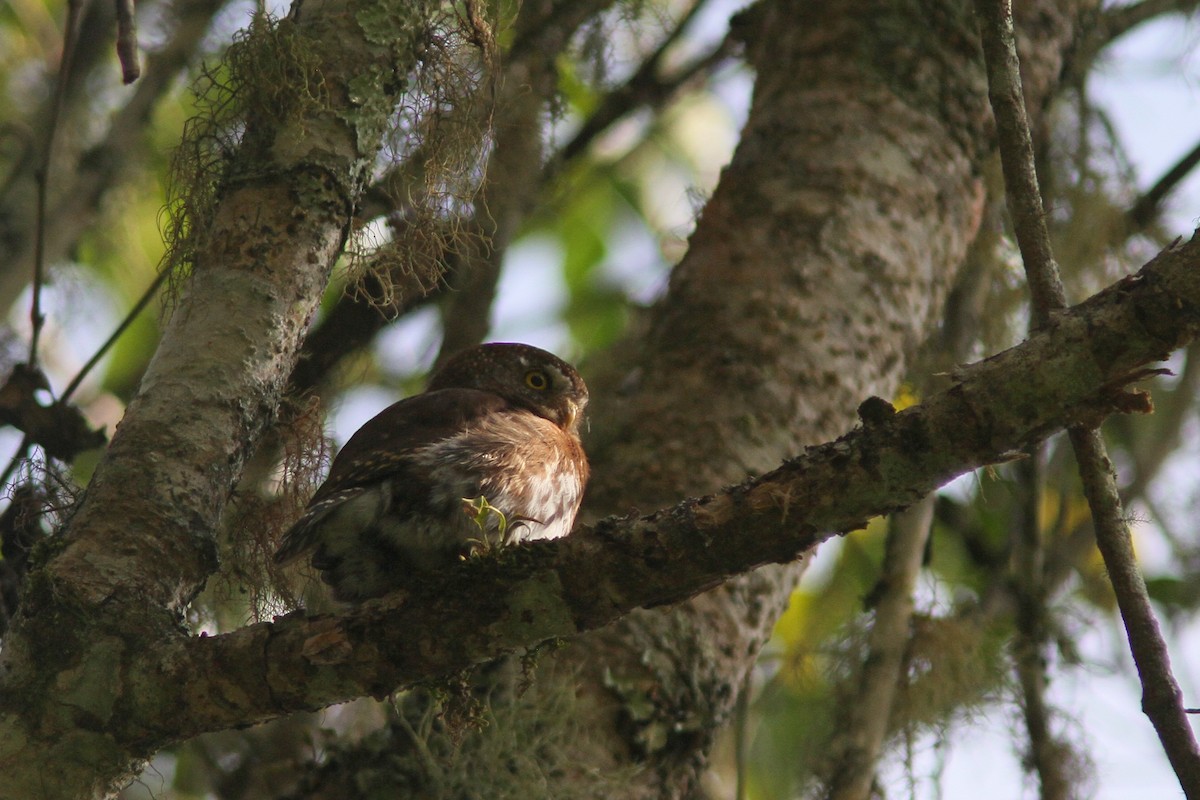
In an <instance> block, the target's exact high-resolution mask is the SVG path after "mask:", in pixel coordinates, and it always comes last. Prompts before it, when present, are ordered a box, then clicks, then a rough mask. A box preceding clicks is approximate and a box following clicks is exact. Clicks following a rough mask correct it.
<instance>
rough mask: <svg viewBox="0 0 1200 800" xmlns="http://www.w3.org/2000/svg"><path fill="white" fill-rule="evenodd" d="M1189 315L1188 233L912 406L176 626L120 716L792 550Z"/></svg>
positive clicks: (199, 721)
mask: <svg viewBox="0 0 1200 800" xmlns="http://www.w3.org/2000/svg"><path fill="white" fill-rule="evenodd" d="M1197 333H1200V237H1198V238H1195V239H1193V240H1192V241H1191V242H1190V243H1188V244H1186V245H1184V246H1181V247H1177V248H1175V249H1172V250H1168V251H1165V252H1164V253H1163V254H1162V255H1160V256H1159V257H1158V258H1157V259H1155V261H1153V262H1151V264H1150V265H1148V266H1147V267H1146V268H1144V269H1143V270H1142V271H1141V272H1140V273H1139V274H1138V275H1137V276H1135V277H1131V278H1128V279H1126V280H1124V281H1122V282H1121V283H1119V284H1117V285H1115V286H1113V287H1111V288H1109V289H1107V290H1106V291H1104V292H1102V293H1101V294H1099V295H1097V296H1096V297H1094V298H1092V299H1091V300H1089V301H1088V302H1086V303H1084V304H1082V305H1080V306H1078V307H1076V308H1075V309H1073V310H1071V311H1070V312H1069V313H1066V314H1063V315H1062V316H1061V317H1060V318H1058V319H1057V320H1056V321H1055V322H1054V324H1053V325H1051V326H1049V327H1048V328H1046V329H1045V330H1043V331H1042V332H1041V333H1039V334H1037V335H1036V336H1034V337H1032V338H1031V339H1029V340H1028V341H1026V342H1025V343H1023V344H1022V345H1020V346H1018V347H1015V348H1013V349H1011V350H1008V351H1005V352H1004V353H1001V354H999V355H997V356H994V357H992V358H990V359H987V360H986V361H982V362H979V363H978V364H974V365H971V366H969V367H966V368H964V369H963V370H962V371H961V372H960V373H959V374H958V375H957V376H956V379H955V382H954V384H953V385H952V386H951V387H949V388H948V389H945V390H944V391H942V392H940V393H938V394H935V395H933V396H932V397H930V398H929V399H928V400H927V401H926V402H924V403H922V404H921V405H919V406H914V407H911V408H909V409H906V410H905V411H903V412H900V413H895V414H888V413H887V412H886V406H880V404H874V406H875V408H883V409H884V410H883V411H882V412H881V413H873V414H867V415H865V420H864V425H863V426H862V427H859V428H856V429H855V430H854V431H852V432H850V433H848V434H846V435H845V436H843V437H841V438H840V439H838V440H836V441H834V442H830V443H828V444H824V445H820V446H818V447H813V448H809V449H808V450H807V451H806V452H805V453H804V454H803V455H802V456H800V457H798V458H796V459H794V460H791V461H788V462H787V463H785V464H784V465H782V466H780V467H779V468H778V469H776V470H774V471H773V472H770V473H768V474H766V475H763V476H762V477H760V478H756V479H754V480H751V481H748V482H746V483H744V484H741V485H738V486H734V487H730V488H728V489H725V490H723V491H721V492H719V493H718V494H715V495H711V496H708V497H703V498H698V499H692V500H688V501H685V502H683V503H680V504H679V505H676V506H674V507H672V508H669V509H665V510H663V511H660V512H657V513H655V514H651V515H649V516H644V517H629V518H610V519H608V520H605V521H603V522H601V523H599V524H597V525H595V526H591V527H588V526H581V527H580V528H578V529H577V530H576V531H575V532H574V533H573V534H572V535H571V536H570V537H568V538H567V539H564V540H559V541H557V542H540V543H535V544H532V545H527V546H523V547H521V548H519V549H515V550H512V551H508V552H507V553H505V554H504V555H503V556H502V557H501V558H499V559H496V560H492V559H477V560H473V561H470V562H468V563H467V564H465V565H463V566H461V567H459V568H456V569H454V570H450V571H449V572H447V573H446V574H444V575H442V576H439V577H438V578H437V579H435V580H431V581H430V582H429V583H427V584H420V585H414V587H413V588H412V589H411V591H407V592H400V593H398V594H395V595H392V596H390V597H388V598H384V599H383V600H380V601H372V602H370V603H367V604H365V605H363V606H362V607H359V608H356V609H353V610H351V611H348V612H346V613H344V614H341V615H332V616H330V615H325V616H315V617H305V616H304V615H303V614H301V613H296V614H292V615H289V616H287V617H284V618H280V619H277V620H276V621H275V622H273V623H262V624H258V625H254V626H251V627H249V628H245V629H242V630H239V631H235V632H233V633H230V634H225V635H222V636H216V637H208V638H203V637H202V638H190V639H189V638H185V637H178V636H177V637H172V641H171V642H169V643H167V644H166V645H165V646H164V647H163V648H161V649H157V650H156V653H157V655H156V656H153V657H150V658H147V659H144V660H141V661H140V662H139V664H138V666H137V672H135V673H134V674H133V675H131V676H130V679H129V680H130V683H131V684H137V683H138V682H139V680H142V679H144V680H149V679H150V678H151V676H154V675H165V676H167V678H168V679H167V680H166V681H165V685H166V686H167V687H177V688H176V690H175V692H174V693H173V694H172V695H170V698H169V702H165V703H162V704H161V705H160V706H159V711H158V714H160V715H161V716H157V717H156V716H152V715H151V714H150V713H149V712H150V711H151V709H142V708H138V709H137V710H138V711H139V712H142V713H140V714H138V715H132V714H131V715H125V716H123V719H126V720H127V721H126V724H127V725H130V726H135V725H136V726H137V728H136V729H131V730H130V731H128V732H127V735H129V736H135V735H141V736H152V735H155V734H157V735H159V736H163V735H166V732H167V731H168V730H170V729H173V731H172V733H173V735H174V736H175V737H180V736H188V735H192V734H196V733H200V732H203V731H206V730H215V729H220V728H225V727H229V726H232V725H240V724H247V723H253V722H258V721H262V720H265V719H269V718H273V717H276V716H281V715H283V714H286V713H290V712H293V711H297V710H302V709H314V708H319V707H322V706H324V705H328V704H331V703H334V702H339V701H342V700H346V699H349V698H351V697H354V696H358V695H362V694H373V695H376V696H383V695H386V694H388V693H390V692H392V691H394V690H395V689H397V688H399V687H403V686H410V685H412V684H414V683H416V682H419V681H421V680H424V679H429V678H435V677H437V676H439V675H443V674H446V673H450V672H453V671H456V670H460V669H462V668H465V667H467V666H469V665H471V664H474V663H478V662H480V661H483V660H486V659H490V658H494V657H496V656H499V655H501V654H504V653H508V652H512V651H514V650H517V649H519V648H522V647H527V646H532V645H536V644H538V643H540V642H543V641H545V640H547V639H552V638H555V637H562V636H570V635H572V634H575V633H579V632H582V631H586V630H592V629H595V628H598V627H600V626H602V625H605V624H607V623H609V622H611V621H613V620H614V619H617V618H618V617H620V616H621V615H623V614H626V613H628V612H629V611H631V610H633V609H635V608H650V607H656V606H662V605H665V604H671V603H677V602H680V601H682V600H685V599H687V598H689V597H691V596H694V595H696V594H697V593H699V592H702V591H706V590H708V589H711V588H712V587H714V586H716V585H718V584H720V583H721V582H723V581H725V580H727V579H729V578H731V577H733V576H734V575H737V574H740V573H743V572H746V571H748V570H751V569H754V568H756V567H759V566H762V565H764V564H769V563H783V562H788V561H791V560H793V559H796V558H798V557H800V556H801V555H802V554H804V553H805V552H807V551H808V550H809V549H811V548H812V547H814V546H815V545H816V544H818V543H819V542H821V541H823V540H824V539H827V538H829V537H830V536H832V535H834V534H836V533H841V532H845V531H850V530H855V529H858V528H861V527H863V526H864V525H865V523H866V521H867V520H868V519H869V518H870V517H872V516H875V515H878V514H881V513H886V512H889V511H892V510H895V509H898V508H901V507H904V506H906V505H908V504H910V503H912V502H915V501H916V500H917V499H918V498H920V497H922V496H924V495H925V494H927V493H928V492H930V491H931V490H933V489H934V488H936V487H937V486H939V485H941V484H943V483H945V482H947V481H948V480H950V479H952V478H953V477H955V476H957V475H960V474H962V473H964V472H966V471H969V470H970V469H973V468H976V467H979V466H982V465H984V464H989V463H996V462H998V461H1003V460H1005V459H1008V458H1012V457H1013V456H1014V454H1015V453H1017V452H1018V451H1019V449H1020V448H1022V447H1024V446H1026V445H1028V444H1030V443H1031V442H1033V441H1037V440H1039V439H1041V438H1044V437H1046V436H1049V435H1050V434H1051V433H1054V432H1056V431H1058V430H1061V429H1062V428H1064V427H1066V426H1069V425H1074V424H1079V423H1089V424H1090V423H1095V422H1097V421H1098V420H1099V419H1101V418H1102V417H1104V416H1106V415H1107V414H1109V413H1111V412H1112V411H1114V410H1117V411H1121V410H1124V411H1145V410H1148V408H1149V402H1148V399H1147V398H1146V396H1145V395H1142V394H1130V393H1128V392H1126V391H1125V389H1124V386H1125V385H1126V384H1127V383H1129V382H1130V381H1131V380H1135V379H1136V378H1137V377H1138V376H1139V375H1143V374H1145V372H1144V370H1143V367H1144V366H1145V365H1147V364H1149V363H1152V362H1154V361H1157V360H1160V359H1162V358H1163V357H1165V356H1166V355H1167V354H1168V353H1169V352H1170V351H1171V350H1172V349H1173V348H1175V347H1178V346H1180V345H1181V344H1183V343H1185V342H1187V341H1188V340H1190V339H1191V338H1193V337H1195V336H1196V335H1197ZM464 597H470V598H472V599H471V602H466V603H464V602H463V598H464ZM171 676H174V677H175V679H171ZM185 677H186V680H185ZM167 691H171V690H170V689H168V690H167Z"/></svg>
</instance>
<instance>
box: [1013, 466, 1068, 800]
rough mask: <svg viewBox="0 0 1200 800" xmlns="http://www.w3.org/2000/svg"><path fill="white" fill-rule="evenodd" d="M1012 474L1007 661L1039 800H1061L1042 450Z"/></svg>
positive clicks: (1064, 782)
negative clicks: (1012, 607)
mask: <svg viewBox="0 0 1200 800" xmlns="http://www.w3.org/2000/svg"><path fill="white" fill-rule="evenodd" d="M1029 456H1030V457H1029V458H1027V459H1025V460H1023V461H1021V462H1020V463H1019V464H1018V465H1017V467H1016V469H1017V474H1018V475H1019V476H1020V477H1019V482H1020V485H1021V487H1022V489H1023V495H1024V496H1023V497H1022V498H1021V519H1020V521H1019V522H1018V523H1017V524H1015V525H1014V526H1013V528H1014V533H1013V544H1012V552H1013V558H1012V570H1011V580H1012V592H1013V595H1014V599H1015V600H1016V610H1017V613H1016V623H1017V632H1016V641H1015V643H1014V648H1013V649H1014V652H1013V657H1014V660H1015V662H1016V671H1017V680H1018V683H1019V685H1020V688H1021V710H1022V712H1023V714H1024V716H1025V728H1026V730H1027V731H1028V732H1029V757H1030V762H1031V763H1032V764H1033V766H1034V769H1035V770H1036V771H1037V775H1038V782H1039V784H1040V787H1041V797H1042V800H1063V798H1066V797H1068V796H1069V794H1070V791H1069V790H1070V780H1069V778H1068V774H1067V772H1066V770H1065V769H1064V764H1063V762H1062V761H1061V759H1060V758H1059V756H1060V754H1061V752H1062V745H1061V743H1060V742H1059V741H1058V739H1057V737H1056V736H1055V735H1054V733H1053V731H1051V729H1050V718H1051V712H1052V708H1051V706H1050V705H1049V703H1048V702H1047V701H1046V646H1047V640H1048V638H1049V635H1048V622H1047V614H1048V611H1047V608H1046V597H1047V593H1046V563H1045V559H1046V548H1045V541H1044V534H1043V531H1042V525H1041V521H1040V519H1039V517H1040V516H1041V514H1040V511H1041V505H1042V493H1043V489H1044V487H1045V474H1044V467H1045V464H1044V460H1043V453H1042V446H1041V445H1040V444H1039V445H1035V446H1034V447H1032V448H1030V451H1029Z"/></svg>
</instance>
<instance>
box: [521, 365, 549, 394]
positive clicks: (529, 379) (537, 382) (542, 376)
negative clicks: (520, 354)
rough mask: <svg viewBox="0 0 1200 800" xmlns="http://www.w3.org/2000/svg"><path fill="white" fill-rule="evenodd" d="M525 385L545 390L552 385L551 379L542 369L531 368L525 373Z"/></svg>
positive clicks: (541, 390)
mask: <svg viewBox="0 0 1200 800" xmlns="http://www.w3.org/2000/svg"><path fill="white" fill-rule="evenodd" d="M525 385H526V386H528V387H529V388H530V389H535V390H537V391H539V392H544V391H546V389H547V388H549V386H550V379H549V378H547V377H546V373H544V372H542V371H541V370H540V369H531V370H529V372H526V373H525Z"/></svg>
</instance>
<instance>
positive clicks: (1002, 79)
mask: <svg viewBox="0 0 1200 800" xmlns="http://www.w3.org/2000/svg"><path fill="white" fill-rule="evenodd" d="M977 8H978V11H979V16H980V23H981V29H982V38H983V50H984V56H985V58H986V60H987V70H988V95H989V97H990V98H991V100H992V109H993V112H994V113H995V115H996V128H997V132H998V136H999V142H1000V155H1001V159H1002V162H1003V165H1004V178H1005V183H1006V186H1007V190H1008V191H1007V195H1008V207H1009V213H1010V214H1011V216H1012V219H1013V228H1014V230H1015V232H1016V236H1017V241H1018V244H1019V246H1020V249H1021V255H1022V258H1023V259H1024V262H1025V271H1026V275H1027V276H1028V282H1029V284H1030V294H1031V303H1032V306H1033V315H1034V324H1035V325H1045V324H1047V323H1048V322H1049V320H1050V313H1051V311H1053V310H1055V309H1059V308H1063V307H1064V306H1065V302H1066V301H1065V297H1064V294H1063V291H1062V282H1061V280H1060V279H1059V276H1058V268H1057V266H1056V265H1055V263H1054V258H1053V254H1052V251H1051V247H1050V237H1049V234H1048V232H1047V229H1046V223H1045V213H1044V211H1043V209H1042V204H1041V195H1040V193H1039V191H1038V186H1037V176H1036V174H1035V173H1034V168H1033V145H1032V139H1031V137H1030V134H1029V126H1028V122H1027V121H1026V116H1025V109H1024V100H1023V97H1022V93H1021V77H1020V71H1019V65H1018V62H1017V52H1016V43H1015V37H1014V35H1013V23H1012V4H1011V0H978V2H977ZM1070 438H1071V444H1072V446H1073V447H1074V449H1075V457H1076V460H1077V461H1078V462H1079V471H1080V477H1081V478H1082V480H1083V485H1084V494H1085V495H1086V496H1087V500H1088V505H1089V507H1090V508H1091V511H1092V523H1093V525H1094V526H1095V529H1096V544H1097V546H1098V547H1099V549H1100V554H1101V556H1102V557H1103V558H1104V565H1105V568H1106V569H1107V570H1108V574H1109V579H1110V581H1111V583H1112V587H1113V592H1114V594H1115V595H1116V598H1117V605H1118V607H1119V608H1120V611H1121V617H1122V620H1123V621H1124V623H1125V631H1126V634H1127V636H1128V639H1129V648H1130V651H1131V653H1132V655H1133V660H1134V663H1135V664H1136V665H1137V669H1138V677H1139V678H1140V679H1141V683H1142V710H1143V711H1144V712H1145V714H1146V716H1147V717H1149V719H1150V722H1151V723H1152V724H1153V725H1154V728H1155V731H1156V732H1157V733H1158V737H1159V740H1160V741H1161V742H1162V745H1163V749H1164V750H1165V751H1166V754H1167V758H1168V759H1169V760H1170V762H1171V767H1172V769H1173V770H1174V771H1175V775H1176V777H1177V778H1178V779H1179V783H1180V786H1181V787H1182V788H1183V791H1184V794H1185V795H1186V796H1187V797H1188V798H1189V800H1200V749H1198V748H1197V746H1196V740H1195V737H1194V736H1193V734H1192V730H1191V726H1190V724H1189V723H1188V720H1187V715H1186V713H1185V711H1184V708H1183V704H1182V702H1181V692H1180V690H1179V687H1178V684H1177V683H1176V682H1175V678H1174V676H1173V675H1172V674H1171V666H1170V659H1169V657H1168V655H1167V647H1166V643H1165V642H1164V641H1163V639H1162V635H1161V633H1160V631H1159V629H1158V622H1157V620H1156V619H1155V618H1154V611H1153V609H1152V608H1151V606H1150V598H1149V596H1148V594H1147V592H1146V585H1145V582H1144V581H1143V579H1142V575H1141V573H1140V571H1139V570H1138V567H1137V562H1136V560H1135V558H1134V555H1133V547H1132V540H1131V537H1130V533H1129V526H1128V524H1127V522H1126V520H1125V515H1124V512H1123V511H1122V508H1121V501H1120V498H1119V496H1118V494H1117V487H1116V476H1115V475H1114V474H1113V471H1112V464H1111V462H1110V461H1109V459H1108V455H1107V453H1106V452H1105V447H1104V441H1103V439H1102V438H1101V437H1100V432H1099V431H1098V430H1096V429H1094V428H1089V429H1084V428H1072V429H1071V431H1070Z"/></svg>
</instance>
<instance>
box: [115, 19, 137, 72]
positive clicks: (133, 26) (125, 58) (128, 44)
mask: <svg viewBox="0 0 1200 800" xmlns="http://www.w3.org/2000/svg"><path fill="white" fill-rule="evenodd" d="M115 2H116V4H117V60H118V61H120V62H121V80H122V81H123V82H124V83H125V85H126V86H128V85H129V84H131V83H133V82H134V81H136V80H137V79H138V78H139V77H140V76H141V74H142V67H141V65H140V64H139V63H138V40H137V18H136V16H135V14H136V9H135V8H134V5H133V0H115Z"/></svg>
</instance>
